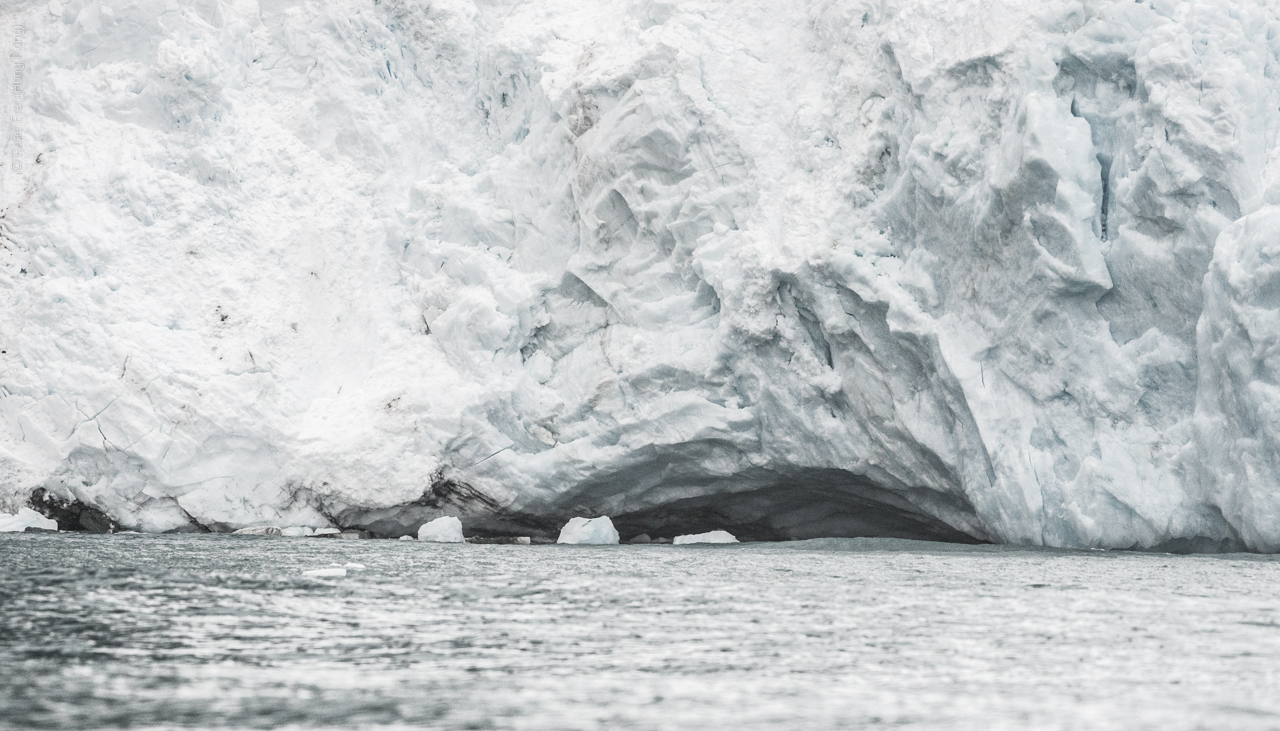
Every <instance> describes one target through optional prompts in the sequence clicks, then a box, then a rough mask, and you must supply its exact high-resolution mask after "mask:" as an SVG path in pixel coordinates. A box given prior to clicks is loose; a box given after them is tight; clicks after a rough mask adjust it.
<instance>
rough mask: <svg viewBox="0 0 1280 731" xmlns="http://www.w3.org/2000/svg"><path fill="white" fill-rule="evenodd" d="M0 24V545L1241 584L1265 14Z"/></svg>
mask: <svg viewBox="0 0 1280 731" xmlns="http://www.w3.org/2000/svg"><path fill="white" fill-rule="evenodd" d="M2 12H3V18H0V19H2V20H3V23H4V27H5V33H6V34H7V36H6V43H7V44H8V48H9V52H8V55H9V58H10V60H11V61H13V62H14V64H20V67H19V66H18V65H12V64H11V67H10V68H9V69H8V70H7V72H6V73H8V74H10V76H9V78H7V80H6V85H7V86H8V87H9V88H10V96H8V97H6V99H7V102H6V104H7V105H8V106H7V108H11V111H12V114H11V119H10V120H8V126H7V128H6V134H7V137H6V141H7V145H6V148H5V152H4V154H5V157H4V158H3V160H0V162H3V163H4V176H5V177H4V178H3V180H2V181H0V189H2V190H3V196H4V197H3V198H2V199H0V208H2V211H0V351H3V352H0V492H2V493H3V502H5V504H7V505H10V506H11V507H17V506H19V505H22V504H24V503H25V501H26V500H27V499H28V496H29V495H30V494H31V492H32V491H33V490H34V489H37V488H45V489H47V490H49V491H50V492H52V493H54V494H56V495H58V496H60V497H62V498H64V499H71V498H75V499H78V500H80V501H82V502H84V503H86V504H89V505H92V506H95V507H98V508H100V509H102V510H104V511H106V512H107V513H109V514H110V515H111V516H113V517H114V518H116V519H117V520H119V521H121V522H122V523H123V524H125V525H128V526H131V527H134V528H137V529H140V530H151V531H164V530H188V529H193V528H195V527H197V526H203V527H207V528H213V529H227V528H236V527H241V526H245V525H251V524H257V523H263V522H270V523H275V524H292V525H317V526H318V525H329V524H332V523H336V524H340V525H344V526H345V525H351V526H360V527H367V528H372V529H374V530H376V531H379V532H383V533H387V534H399V533H409V532H412V531H414V530H416V528H417V526H418V525H419V524H420V523H422V522H424V521H425V520H427V519H430V518H434V517H437V516H439V515H443V514H457V515H462V516H463V518H464V520H465V521H466V522H468V528H469V530H472V531H476V530H478V531H481V532H484V531H490V532H498V533H500V532H504V531H508V532H509V531H521V532H528V531H531V530H533V531H542V532H544V533H551V534H553V533H552V532H553V531H554V529H555V528H558V527H559V525H560V524H561V523H562V522H563V519H565V518H566V517H569V516H572V515H577V514H601V513H607V514H610V515H613V516H614V519H615V522H616V523H617V524H618V526H619V528H620V529H621V530H622V531H623V533H624V534H626V533H627V531H629V530H630V531H631V532H633V533H638V532H640V530H647V531H648V532H650V533H651V534H653V535H659V534H664V535H665V534H674V533H676V532H680V533H689V532H697V531H698V530H708V529H712V528H724V527H728V528H730V529H731V530H733V531H734V532H735V533H736V534H738V535H740V536H743V537H747V538H750V537H805V536H813V535H850V534H853V535H904V536H916V537H935V538H946V539H955V540H963V539H968V540H991V541H1003V542H1012V543H1022V544H1044V545H1054V546H1099V547H1132V546H1137V547H1157V546H1166V547H1177V546H1181V547H1185V548H1192V549H1195V548H1215V547H1217V548H1220V547H1247V548H1250V549H1253V550H1262V551H1276V550H1280V487H1277V485H1278V484H1280V483H1278V482H1277V478H1278V477H1280V385H1277V384H1278V383H1280V380H1278V379H1280V376H1278V374H1280V361H1277V358H1278V357H1280V356H1277V355H1276V354H1277V353H1278V352H1280V312H1278V311H1277V310H1280V9H1277V7H1276V6H1275V5H1274V4H1266V3H1257V2H1247V1H1241V2H1230V1H1226V0H1223V1H1215V2H1206V1H1203V0H1191V1H1187V2H1177V1H1175V0H1151V1H1150V2H1137V3H1135V2H1129V1H1128V0H1117V1H1116V2H1104V1H1090V2H1061V1H1053V2H1029V1H1026V0H998V1H996V2H987V3H978V2H957V3H937V2H924V1H920V0H876V1H875V2H871V1H869V0H866V1H859V0H846V1H843V2H825V1H818V0H814V1H813V2H783V1H781V0H743V1H742V2H735V3H713V2H684V3H675V2H662V1H660V0H652V1H640V0H635V1H629V0H617V1H610V2H600V1H598V0H594V1H578V2H570V1H565V2H547V1H540V2H517V1H514V0H507V1H504V0H493V1H492V2H488V1H485V0H481V1H480V2H471V1H470V0H439V1H436V2H425V1H422V0H372V1H369V0H327V1H326V2H319V1H317V0H298V1H294V0H262V1H261V2H255V1H254V0H190V1H186V0H108V1H106V2H101V3H96V2H86V1H85V0H69V1H68V2H62V1H61V0H52V1H51V2H35V1H34V0H16V1H15V2H10V3H7V4H6V6H5V8H4V9H3V11H2ZM15 59H16V60H15ZM19 72H20V76H18V77H15V76H14V74H15V73H19ZM664 531H666V532H665V533H664ZM624 537H625V535H624Z"/></svg>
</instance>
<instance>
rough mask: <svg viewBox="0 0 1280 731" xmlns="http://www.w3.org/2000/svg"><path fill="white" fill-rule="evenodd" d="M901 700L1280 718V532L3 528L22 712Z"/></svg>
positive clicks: (414, 722) (100, 723) (21, 716)
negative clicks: (447, 540) (603, 542)
mask: <svg viewBox="0 0 1280 731" xmlns="http://www.w3.org/2000/svg"><path fill="white" fill-rule="evenodd" d="M360 567H363V568H360ZM325 568H345V569H346V575H345V576H342V577H312V576H306V575H304V572H307V571H313V570H316V569H325ZM335 573H336V572H335ZM881 726H892V727H896V728H906V729H1000V728H1007V729H1026V728H1044V729H1137V728H1160V729H1224V728H1231V729H1275V728H1280V561H1277V558H1276V557H1274V556H1256V555H1239V554H1237V555H1223V556H1175V555H1162V554H1149V553H1128V552H1100V551H1093V552H1091V551H1058V550H1046V549H1031V548H1011V547H999V546H954V545H946V544H937V543H918V542H909V541H896V540H882V539H826V540H818V541H803V542H796V543H772V544H761V543H756V544H750V543H748V544H741V545H695V546H669V545H666V546H664V545H650V546H626V545H624V546H556V545H549V546H538V545H534V546H507V545H470V544H455V545H449V544H431V543H417V542H411V541H377V540H361V541H343V540H334V539H316V538H272V537H256V536H227V535H197V536H192V535H185V536H156V535H114V536H107V535H78V534H4V535H0V727H3V728H7V729H53V728H59V729H96V728H130V729H169V728H240V729H259V728H296V729H311V728H342V729H363V728H368V729H384V728H387V729H389V728H410V727H413V728H421V727H427V728H442V729H557V730H559V729H719V728H731V729H735V731H736V730H740V729H779V730H782V729H786V730H788V731H790V730H794V729H828V728H829V729H838V728H840V729H843V728H871V727H881Z"/></svg>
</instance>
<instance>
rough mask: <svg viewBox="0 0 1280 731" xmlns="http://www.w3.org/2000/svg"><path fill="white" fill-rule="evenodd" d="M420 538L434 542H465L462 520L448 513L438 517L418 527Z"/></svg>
mask: <svg viewBox="0 0 1280 731" xmlns="http://www.w3.org/2000/svg"><path fill="white" fill-rule="evenodd" d="M418 540H420V541H430V542H432V543H463V542H465V541H466V540H467V539H466V538H465V537H464V536H463V535H462V521H461V520H458V519H457V518H455V517H453V516H451V515H448V516H445V517H443V518H436V519H435V520H433V521H431V522H430V523H426V524H425V525H423V526H422V527H421V528H419V529H418Z"/></svg>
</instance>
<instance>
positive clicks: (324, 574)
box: [302, 568, 347, 579]
mask: <svg viewBox="0 0 1280 731" xmlns="http://www.w3.org/2000/svg"><path fill="white" fill-rule="evenodd" d="M302 575H303V576H311V577H314V578H319V579H328V578H342V577H343V576H346V575H347V570H346V569H343V568H336V569H311V570H310V571H303V572H302Z"/></svg>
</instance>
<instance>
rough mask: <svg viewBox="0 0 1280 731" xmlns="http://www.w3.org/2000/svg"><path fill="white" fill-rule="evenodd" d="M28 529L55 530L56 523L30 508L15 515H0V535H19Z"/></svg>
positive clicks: (56, 527)
mask: <svg viewBox="0 0 1280 731" xmlns="http://www.w3.org/2000/svg"><path fill="white" fill-rule="evenodd" d="M28 528H39V529H41V530H57V529H58V521H56V520H52V519H50V518H46V517H44V516H43V515H41V514H39V513H37V512H36V511H34V510H32V509H31V508H22V509H20V510H19V511H18V513H17V515H12V514H10V513H0V533H21V532H23V531H25V530H26V529H28Z"/></svg>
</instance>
